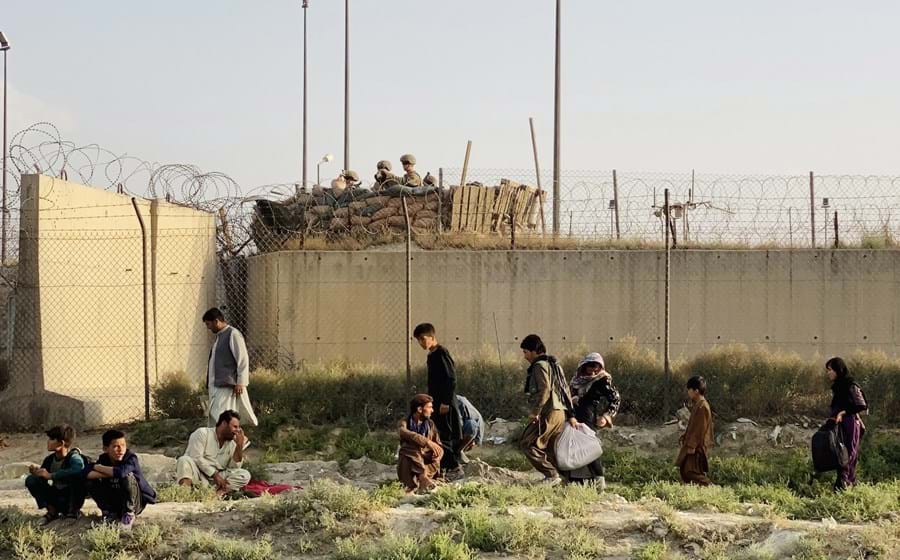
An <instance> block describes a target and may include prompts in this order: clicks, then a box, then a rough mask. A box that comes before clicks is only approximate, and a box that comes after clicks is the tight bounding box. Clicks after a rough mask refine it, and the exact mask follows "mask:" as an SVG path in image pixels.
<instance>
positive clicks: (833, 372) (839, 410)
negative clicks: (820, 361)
mask: <svg viewBox="0 0 900 560" xmlns="http://www.w3.org/2000/svg"><path fill="white" fill-rule="evenodd" d="M825 371H826V372H828V378H829V379H831V381H832V383H831V394H832V397H831V411H830V413H829V414H830V415H831V419H832V420H834V421H835V423H837V425H838V426H840V429H841V435H842V436H843V440H844V446H845V447H846V448H847V456H848V459H849V460H848V461H847V466H846V467H841V468H838V476H837V481H836V482H835V483H834V488H835V490H843V489H845V488H849V487H850V486H853V485H855V484H856V462H857V461H858V460H859V441H860V439H862V436H863V434H864V433H865V431H866V426H865V424H863V421H862V419H861V418H860V417H859V413H860V412H863V411H865V410H868V409H869V405H868V404H867V403H866V397H865V395H864V394H863V391H862V389H861V388H860V386H859V385H858V384H857V383H856V381H854V379H853V378H852V377H850V370H849V369H848V368H847V364H846V363H844V360H842V359H841V358H831V359H830V360H828V361H827V362H826V363H825Z"/></svg>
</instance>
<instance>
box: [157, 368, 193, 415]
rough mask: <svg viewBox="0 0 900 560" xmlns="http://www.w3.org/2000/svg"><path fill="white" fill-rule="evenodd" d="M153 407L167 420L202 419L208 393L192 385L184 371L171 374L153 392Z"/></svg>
mask: <svg viewBox="0 0 900 560" xmlns="http://www.w3.org/2000/svg"><path fill="white" fill-rule="evenodd" d="M151 392H152V395H153V407H154V409H155V410H156V412H157V413H158V414H160V415H162V416H163V417H165V418H200V417H202V416H203V403H204V402H205V401H206V391H205V390H204V388H203V387H198V386H197V385H196V384H192V383H191V381H190V379H189V378H188V376H187V374H186V373H185V372H183V371H179V372H175V373H169V374H168V375H166V376H165V377H163V379H162V381H160V382H159V383H157V384H156V385H155V386H154V387H153V389H152V390H151Z"/></svg>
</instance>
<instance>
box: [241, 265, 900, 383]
mask: <svg viewBox="0 0 900 560" xmlns="http://www.w3.org/2000/svg"><path fill="white" fill-rule="evenodd" d="M664 259H665V256H664V253H663V252H661V251H517V252H502V251H427V252H425V251H417V252H414V253H413V255H412V282H411V296H412V298H411V301H412V305H411V313H412V324H413V325H415V324H416V323H418V322H424V321H428V322H432V323H434V324H435V325H436V327H437V329H438V332H439V338H440V339H441V340H442V341H443V342H445V343H446V344H447V345H448V346H449V347H451V348H452V349H453V353H454V355H456V356H465V355H473V354H476V353H478V352H481V351H484V350H485V349H490V351H491V352H492V353H494V354H496V352H497V348H498V346H499V348H500V352H501V353H502V354H504V355H508V354H511V353H515V354H518V353H519V350H518V345H519V342H520V341H521V339H522V337H523V336H525V335H527V334H529V333H532V332H534V333H539V334H540V335H541V336H542V337H543V338H544V340H545V342H546V343H547V345H548V349H549V350H550V351H551V352H553V353H566V352H575V351H580V350H582V349H585V348H589V349H592V350H599V351H601V352H602V351H603V350H604V349H606V348H608V347H609V346H610V345H612V344H614V343H615V342H616V341H618V340H620V339H622V338H623V337H633V338H634V339H636V341H637V343H638V344H639V345H641V346H643V347H647V348H651V349H653V350H656V351H658V352H660V353H661V352H662V344H663V338H664V336H663V333H664V302H665V299H664V293H665V292H664V290H665V260H664ZM898 271H900V251H864V250H837V251H830V250H793V251H765V250H760V251H700V250H687V251H681V250H679V251H673V253H672V261H671V317H672V319H671V354H672V356H673V357H676V358H677V357H679V356H681V357H689V356H692V355H694V354H696V353H698V352H700V351H702V350H705V349H708V348H711V347H713V346H716V345H721V344H726V343H731V342H740V343H745V344H748V345H751V346H753V345H764V346H766V347H768V348H769V349H772V350H776V349H778V350H787V351H793V352H797V353H800V354H801V355H804V356H813V355H820V356H829V355H833V354H848V353H851V352H852V351H854V350H856V349H878V350H883V351H885V352H887V353H889V354H895V353H896V351H897V344H898V341H900V335H898V325H900V291H898V288H900V285H898V282H900V275H898ZM405 302H406V284H405V254H404V253H402V252H379V251H368V252H302V251H296V252H279V253H269V254H263V255H259V256H255V257H252V258H251V259H250V260H249V262H248V328H247V333H248V341H249V343H250V345H251V349H252V350H253V352H254V354H255V355H256V356H258V357H259V360H260V363H273V364H274V363H281V364H282V365H284V364H285V363H286V362H287V363H288V364H289V363H291V362H292V361H297V360H311V361H317V360H332V359H346V360H351V361H360V362H379V363H382V364H385V365H388V366H391V367H397V368H402V367H404V366H405V356H406V344H407V343H408V342H409V338H408V336H409V333H408V332H407V331H406V304H405ZM413 352H414V353H413V360H414V363H419V362H422V360H423V359H424V358H423V356H421V355H419V352H420V351H419V349H418V347H414V348H413Z"/></svg>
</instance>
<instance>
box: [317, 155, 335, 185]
mask: <svg viewBox="0 0 900 560" xmlns="http://www.w3.org/2000/svg"><path fill="white" fill-rule="evenodd" d="M333 159H334V156H333V155H331V154H325V155H324V156H322V159H321V160H320V161H319V163H317V164H316V186H321V185H322V171H321V167H322V164H323V163H328V162H329V161H331V160H333Z"/></svg>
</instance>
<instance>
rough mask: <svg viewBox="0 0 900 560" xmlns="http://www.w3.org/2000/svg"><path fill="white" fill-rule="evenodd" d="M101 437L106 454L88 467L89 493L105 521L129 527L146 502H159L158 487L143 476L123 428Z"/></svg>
mask: <svg viewBox="0 0 900 560" xmlns="http://www.w3.org/2000/svg"><path fill="white" fill-rule="evenodd" d="M101 439H102V441H103V454H102V455H100V457H99V458H98V459H97V462H96V463H94V464H92V465H88V466H87V467H86V468H85V478H86V479H87V481H88V482H87V488H88V494H90V496H91V497H92V498H93V499H94V501H95V502H97V507H99V508H100V511H101V512H102V513H103V520H104V521H118V522H119V523H120V524H121V526H122V528H123V529H126V530H128V529H131V526H132V525H133V524H134V518H135V517H136V516H137V515H140V513H141V512H142V511H144V507H145V506H146V505H147V504H155V503H156V491H155V490H153V487H151V486H150V484H149V483H148V482H147V481H146V480H145V479H144V475H143V473H142V472H141V464H140V462H139V461H138V457H137V455H135V454H134V453H132V452H131V451H129V450H128V444H127V442H126V441H125V434H124V433H123V432H121V431H119V430H107V431H105V432H104V433H103V436H102V438H101Z"/></svg>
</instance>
